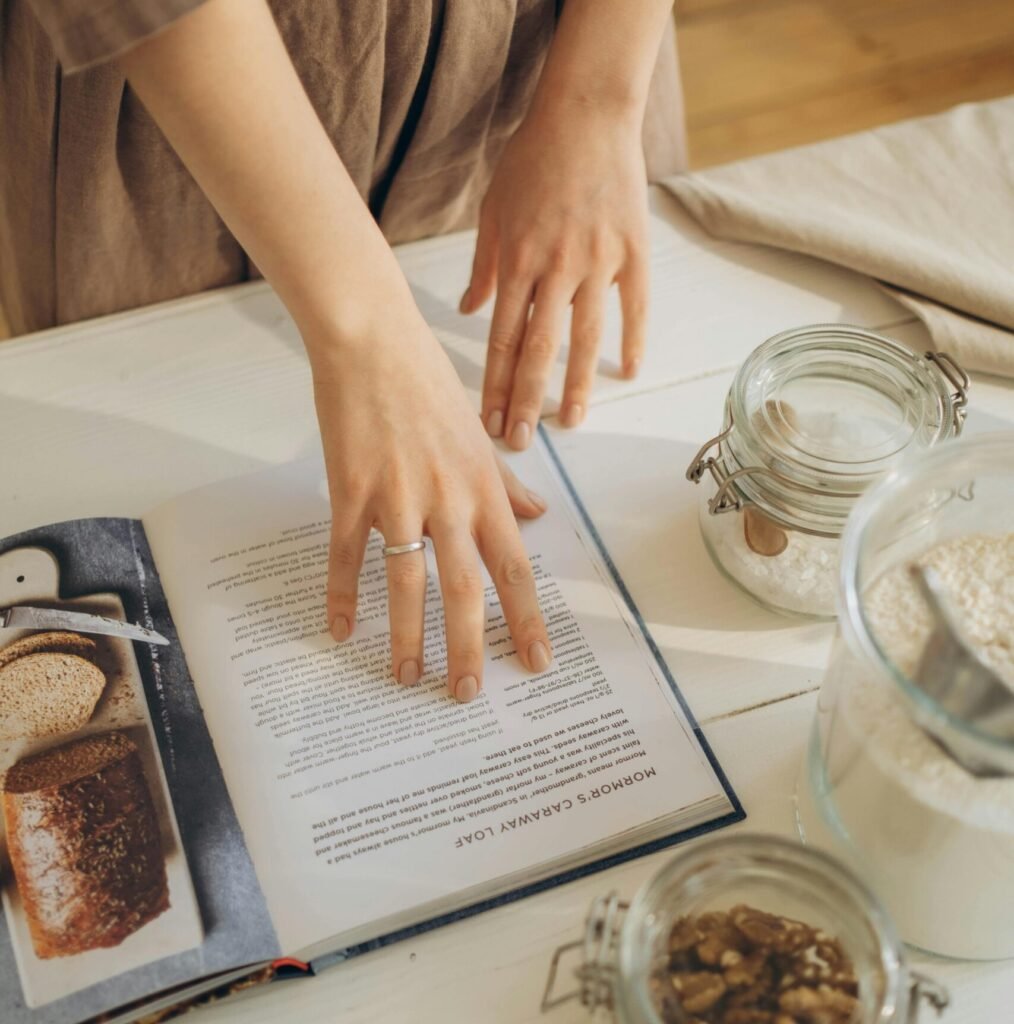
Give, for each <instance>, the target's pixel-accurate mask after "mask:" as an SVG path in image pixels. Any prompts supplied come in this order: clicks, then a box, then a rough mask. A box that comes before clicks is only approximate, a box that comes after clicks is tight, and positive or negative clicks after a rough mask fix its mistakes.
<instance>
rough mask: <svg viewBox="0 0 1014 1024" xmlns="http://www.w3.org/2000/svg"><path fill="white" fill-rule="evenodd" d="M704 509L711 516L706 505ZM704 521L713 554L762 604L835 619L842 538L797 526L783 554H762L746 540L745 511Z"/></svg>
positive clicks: (788, 533)
mask: <svg viewBox="0 0 1014 1024" xmlns="http://www.w3.org/2000/svg"><path fill="white" fill-rule="evenodd" d="M701 514H702V515H704V516H706V515H708V514H709V513H708V511H707V506H706V504H705V505H704V506H703V507H702V511H701ZM710 519H711V521H710V522H709V523H707V524H706V525H705V526H704V531H703V532H704V535H705V537H707V538H708V541H709V543H710V546H711V550H712V554H713V555H714V556H715V558H716V559H717V561H718V562H719V564H720V565H721V566H722V568H723V569H725V571H726V572H727V573H728V574H729V575H730V576H732V578H733V579H734V580H736V581H737V582H738V583H739V584H740V585H741V586H742V587H744V588H745V589H746V590H748V591H749V592H750V593H751V594H753V595H754V596H755V597H757V598H759V599H760V600H761V601H762V602H763V603H764V604H767V605H771V606H773V607H775V608H778V609H784V610H786V611H790V612H796V613H798V614H800V615H818V616H824V617H826V618H831V617H832V616H833V615H834V613H835V592H836V591H837V589H838V562H839V553H840V549H841V541H840V540H839V539H838V538H836V537H834V538H832V537H817V536H812V535H810V534H807V533H800V532H798V531H796V530H789V531H786V536H787V538H788V544H787V545H786V548H785V550H784V551H783V552H782V553H781V554H779V555H759V554H757V552H756V551H754V550H752V549H751V547H750V545H749V544H747V542H746V534H745V532H744V529H743V515H742V513H737V512H729V513H725V514H722V515H716V516H711V517H710Z"/></svg>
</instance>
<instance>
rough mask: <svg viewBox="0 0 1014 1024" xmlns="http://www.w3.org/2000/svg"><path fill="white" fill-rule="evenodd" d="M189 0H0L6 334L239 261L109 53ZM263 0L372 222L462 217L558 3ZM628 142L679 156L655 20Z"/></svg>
mask: <svg viewBox="0 0 1014 1024" xmlns="http://www.w3.org/2000/svg"><path fill="white" fill-rule="evenodd" d="M201 2H202V0H0V306H2V307H3V309H4V312H5V313H6V316H7V319H8V321H9V323H10V326H11V328H12V330H13V331H14V332H15V333H22V332H26V331H33V330H39V329H40V328H44V327H49V326H52V325H54V324H62V323H68V322H72V321H75V320H80V319H84V318H87V317H93V316H99V315H101V314H104V313H111V312H114V311H117V310H121V309H129V308H132V307H135V306H140V305H144V304H147V303H151V302H158V301H160V300H163V299H170V298H175V297H178V296H181V295H187V294H190V293H193V292H198V291H202V290H204V289H207V288H215V287H219V286H221V285H227V284H233V283H235V282H238V281H243V280H246V279H247V278H249V277H251V276H253V275H255V274H256V269H255V268H254V267H252V266H251V264H250V262H249V261H248V259H247V258H246V255H245V253H244V252H243V250H242V249H241V248H240V246H239V244H238V243H237V242H236V240H235V239H234V238H233V237H232V235H231V234H230V233H229V231H228V230H227V229H226V228H225V226H224V225H223V223H222V222H221V220H220V219H219V217H218V215H217V214H216V213H215V211H214V209H213V208H212V206H211V205H210V203H209V202H208V201H207V199H205V197H204V195H203V193H202V192H201V190H200V188H199V187H198V186H197V184H196V182H195V181H194V180H193V178H191V177H190V175H189V173H188V172H187V170H186V169H185V168H184V167H183V165H182V164H181V163H180V161H179V159H178V158H177V157H176V155H175V153H174V152H173V150H172V148H171V147H170V146H169V144H168V142H167V141H166V140H165V138H164V137H163V135H162V133H161V132H160V131H159V129H158V128H157V127H156V125H155V124H154V122H153V121H152V119H151V118H150V117H149V116H148V113H147V111H146V110H145V109H144V107H143V106H142V105H141V103H140V101H139V100H138V98H137V97H136V95H135V94H134V93H133V91H132V90H131V89H130V87H129V86H128V85H127V83H126V82H125V80H124V77H123V75H122V74H121V72H120V71H119V68H118V66H117V65H116V63H115V61H114V60H113V59H112V58H114V57H115V56H116V55H117V54H119V53H122V52H123V51H124V50H126V49H128V48H129V47H130V46H132V45H133V44H135V43H137V42H139V41H140V40H141V39H143V38H144V37H146V36H148V35H150V34H152V33H153V32H156V31H158V30H159V29H161V28H163V27H165V26H166V25H168V24H169V23H170V22H171V21H172V20H174V19H175V18H177V17H180V16H182V15H184V14H186V13H187V12H188V11H189V10H191V9H192V8H194V7H196V6H197V5H198V4H199V3H201ZM623 2H625V0H617V3H618V6H622V3H623ZM270 4H271V8H272V10H273V13H274V16H275V19H276V21H277V23H278V27H279V29H280V30H281V34H282V37H283V39H284V40H285V44H286V46H287V47H288V50H289V53H290V55H291V56H292V59H293V62H294V64H295V66H296V70H297V71H298V73H299V76H300V78H301V80H302V82H303V85H304V87H305V88H306V91H307V93H308V95H309V97H310V100H311V102H312V103H313V106H314V108H315V109H316V111H317V114H318V116H319V117H320V119H321V122H322V124H323V126H324V128H325V130H326V131H327V133H328V135H329V137H330V138H331V140H332V142H333V143H334V145H335V147H336V149H337V150H338V152H339V154H340V155H341V158H342V160H343V161H344V163H345V166H346V167H347V168H348V170H349V173H350V174H351V175H352V178H353V180H354V181H355V183H356V185H357V187H358V188H359V191H360V193H361V194H362V196H363V198H364V199H365V200H366V201H367V202H368V203H369V206H370V209H371V210H372V212H373V214H374V216H375V217H376V218H377V220H378V222H379V224H380V226H381V228H382V229H383V231H384V233H385V235H386V236H387V238H388V239H389V240H390V241H391V242H392V243H397V242H403V241H408V240H411V239H415V238H421V237H424V236H427V235H432V234H439V233H442V232H446V231H453V230H456V229H460V228H464V227H468V226H470V225H472V224H473V223H474V221H475V217H476V212H477V209H478V205H479V201H480V200H481V198H482V196H483V194H484V192H485V189H486V186H487V184H488V182H489V178H490V175H491V174H492V171H493V169H494V167H495V165H496V161H497V158H498V156H499V154H500V152H501V150H502V148H503V145H504V143H505V142H506V140H507V139H508V138H509V137H510V135H511V134H512V133H513V132H514V130H515V129H516V128H517V127H518V125H519V123H520V121H521V119H522V117H523V116H524V114H525V111H526V109H527V107H528V103H529V100H530V98H531V95H532V92H533V89H534V87H535V83H536V81H537V78H538V74H539V71H540V68H541V67H542V62H543V60H544V58H545V55H546V52H547V50H548V47H549V44H550V41H551V39H552V34H553V29H554V26H555V23H556V17H557V13H558V0H483V2H480V0H270ZM645 148H646V156H647V158H648V167H649V177H651V178H652V179H654V178H660V177H664V176H665V175H667V174H670V173H672V172H673V171H675V170H678V169H680V167H681V166H682V164H683V161H684V146H683V123H682V105H681V98H680V94H679V76H678V72H677V68H676V50H675V46H674V40H673V38H672V36H671V32H670V33H669V34H668V35H667V38H666V39H665V40H663V44H662V48H661V51H660V57H659V61H658V64H657V66H656V69H655V77H654V79H653V83H652V98H651V102H650V107H649V112H648V115H647V117H646V119H645ZM294 158H295V157H294ZM464 283H465V282H462V286H464Z"/></svg>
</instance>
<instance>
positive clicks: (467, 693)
mask: <svg viewBox="0 0 1014 1024" xmlns="http://www.w3.org/2000/svg"><path fill="white" fill-rule="evenodd" d="M478 692H479V680H478V679H476V678H475V676H462V678H461V679H459V680H458V685H457V686H456V687H455V688H454V699H455V700H459V701H461V703H462V704H467V703H468V702H469V701H470V700H475V697H476V694H478Z"/></svg>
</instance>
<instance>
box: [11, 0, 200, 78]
mask: <svg viewBox="0 0 1014 1024" xmlns="http://www.w3.org/2000/svg"><path fill="white" fill-rule="evenodd" d="M204 2H205V0H28V4H29V6H30V7H31V8H32V10H33V11H34V12H35V16H36V17H37V18H38V19H39V22H40V24H41V25H42V27H43V28H44V29H45V30H46V33H47V34H48V35H49V38H50V39H51V41H52V43H53V48H54V50H55V51H56V55H57V57H58V58H59V61H60V66H61V67H62V69H63V71H64V72H65V73H66V72H71V71H80V70H82V69H83V68H87V67H90V66H91V65H93V64H101V63H102V62H103V61H107V60H111V59H112V58H113V57H117V56H119V55H120V54H121V53H124V52H125V51H126V50H129V49H130V48H131V47H132V46H134V45H135V44H137V43H139V42H141V40H142V39H145V38H147V37H148V36H150V35H154V34H155V33H156V32H158V31H160V30H161V29H163V28H166V27H167V26H168V25H170V24H171V23H172V22H174V21H175V20H176V19H177V18H179V17H182V16H183V15H184V14H186V13H187V12H188V11H192V10H193V9H194V8H195V7H197V6H199V5H200V4H202V3H204Z"/></svg>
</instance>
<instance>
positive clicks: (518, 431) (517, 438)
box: [511, 420, 532, 451]
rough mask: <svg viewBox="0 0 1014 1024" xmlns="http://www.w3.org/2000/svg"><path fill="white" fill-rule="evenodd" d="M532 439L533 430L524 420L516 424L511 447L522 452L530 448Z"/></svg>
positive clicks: (512, 432)
mask: <svg viewBox="0 0 1014 1024" xmlns="http://www.w3.org/2000/svg"><path fill="white" fill-rule="evenodd" d="M531 437H532V428H531V427H530V426H528V424H527V423H525V421H524V420H519V421H518V422H517V423H515V424H514V429H513V430H512V431H511V447H513V448H517V449H518V451H521V450H523V449H525V448H527V447H528V442H529V441H530V440H531Z"/></svg>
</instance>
